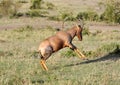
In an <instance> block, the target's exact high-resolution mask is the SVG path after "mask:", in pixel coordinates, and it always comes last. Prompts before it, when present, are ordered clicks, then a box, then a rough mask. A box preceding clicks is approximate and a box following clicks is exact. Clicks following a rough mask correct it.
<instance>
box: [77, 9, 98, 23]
mask: <svg viewBox="0 0 120 85" xmlns="http://www.w3.org/2000/svg"><path fill="white" fill-rule="evenodd" d="M76 18H81V19H84V20H88V21H98V20H99V16H98V14H97V13H96V12H93V11H85V12H79V13H78V14H77V16H76Z"/></svg>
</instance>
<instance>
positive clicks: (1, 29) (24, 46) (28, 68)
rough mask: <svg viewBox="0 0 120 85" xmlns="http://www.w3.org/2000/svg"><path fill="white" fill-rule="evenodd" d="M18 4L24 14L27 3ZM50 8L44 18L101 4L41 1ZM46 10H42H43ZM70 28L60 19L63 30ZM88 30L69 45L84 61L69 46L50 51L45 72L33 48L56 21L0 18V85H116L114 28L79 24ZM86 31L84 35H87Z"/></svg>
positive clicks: (118, 40) (119, 45)
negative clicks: (52, 52) (76, 48)
mask: <svg viewBox="0 0 120 85" xmlns="http://www.w3.org/2000/svg"><path fill="white" fill-rule="evenodd" d="M13 1H27V2H26V3H22V5H21V7H20V8H19V10H18V12H19V11H20V12H23V13H24V12H27V11H28V10H30V5H31V3H30V0H13ZM45 1H46V2H47V1H48V2H51V3H53V4H54V5H55V8H54V10H47V11H48V12H49V16H52V15H57V13H60V11H61V12H62V11H63V12H66V11H69V12H72V13H73V15H74V16H76V15H77V14H78V13H79V12H81V11H85V10H93V11H96V12H98V13H101V12H103V10H104V9H100V8H99V6H98V5H99V4H100V3H101V2H104V1H105V0H92V1H91V0H75V1H74V0H64V1H61V0H45ZM43 10H46V9H43ZM75 24H76V22H75V21H66V22H65V29H64V30H66V29H68V28H70V27H72V26H74V25H75ZM85 24H86V27H87V28H88V30H86V31H85V30H84V32H83V41H82V42H80V41H78V39H77V38H75V39H74V40H73V44H74V45H76V46H77V47H78V49H80V50H81V51H82V53H84V54H85V55H86V56H87V57H88V59H89V60H81V59H79V57H78V56H77V55H76V54H75V53H74V52H73V51H71V50H70V49H69V48H64V49H62V50H60V51H58V52H56V53H54V54H53V55H52V56H51V57H50V58H49V59H48V60H47V62H46V65H47V66H48V69H49V70H48V71H47V72H46V71H44V70H43V69H42V68H41V66H40V63H39V61H40V58H38V53H37V50H38V46H39V44H40V42H41V41H42V40H43V39H45V38H47V37H49V36H51V35H54V34H55V33H56V32H57V31H56V30H55V29H56V28H61V25H62V21H52V20H48V19H47V18H46V17H33V18H31V17H26V16H23V17H20V18H8V17H7V18H6V17H3V18H0V85H119V84H120V34H119V33H120V25H117V24H114V25H113V24H106V23H104V22H91V21H89V22H88V21H85ZM87 33H89V35H87Z"/></svg>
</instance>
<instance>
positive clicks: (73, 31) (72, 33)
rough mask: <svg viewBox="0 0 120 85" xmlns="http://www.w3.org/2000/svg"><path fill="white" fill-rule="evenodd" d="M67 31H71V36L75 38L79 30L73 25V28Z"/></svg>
mask: <svg viewBox="0 0 120 85" xmlns="http://www.w3.org/2000/svg"><path fill="white" fill-rule="evenodd" d="M67 33H69V34H70V35H71V37H72V38H74V37H75V36H76V33H77V30H76V29H75V27H73V28H72V29H70V30H68V31H67Z"/></svg>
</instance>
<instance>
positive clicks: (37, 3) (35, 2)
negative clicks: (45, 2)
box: [30, 0, 42, 9]
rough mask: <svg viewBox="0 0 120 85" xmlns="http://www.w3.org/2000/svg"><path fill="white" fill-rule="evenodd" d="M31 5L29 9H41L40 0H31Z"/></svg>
mask: <svg viewBox="0 0 120 85" xmlns="http://www.w3.org/2000/svg"><path fill="white" fill-rule="evenodd" d="M31 2H32V6H31V7H30V8H31V9H41V4H42V0H31Z"/></svg>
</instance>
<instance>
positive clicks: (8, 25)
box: [0, 17, 120, 31]
mask: <svg viewBox="0 0 120 85" xmlns="http://www.w3.org/2000/svg"><path fill="white" fill-rule="evenodd" d="M28 25H29V26H32V27H33V28H45V27H47V26H51V27H53V28H57V29H61V27H62V22H61V21H51V20H47V19H46V18H26V17H24V18H18V19H7V18H2V19H0V30H1V29H18V28H21V27H25V26H28ZM73 25H75V22H65V28H71V27H72V26H73ZM88 28H89V29H90V31H95V30H101V31H113V30H118V31H120V25H111V26H110V25H107V24H94V23H91V24H88Z"/></svg>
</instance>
